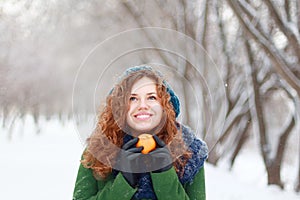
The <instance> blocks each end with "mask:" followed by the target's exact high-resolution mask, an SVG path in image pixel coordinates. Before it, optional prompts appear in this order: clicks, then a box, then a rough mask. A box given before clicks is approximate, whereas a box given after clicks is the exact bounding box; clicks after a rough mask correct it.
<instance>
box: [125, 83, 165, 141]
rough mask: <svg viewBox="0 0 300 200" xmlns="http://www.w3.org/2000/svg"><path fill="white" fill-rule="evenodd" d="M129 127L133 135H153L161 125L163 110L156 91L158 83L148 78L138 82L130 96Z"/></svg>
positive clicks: (127, 116) (127, 120)
mask: <svg viewBox="0 0 300 200" xmlns="http://www.w3.org/2000/svg"><path fill="white" fill-rule="evenodd" d="M128 102H129V110H128V112H127V115H126V122H127V125H128V126H129V127H130V129H131V132H132V134H134V135H139V134H141V133H146V132H147V133H151V132H152V131H154V130H155V129H156V128H157V127H158V126H159V125H160V123H161V121H162V118H163V108H162V106H161V103H160V98H159V97H158V94H157V90H156V83H155V81H153V80H152V79H150V78H148V77H143V78H141V79H139V80H137V81H136V82H135V83H134V84H133V86H132V88H131V92H130V95H129V101H128Z"/></svg>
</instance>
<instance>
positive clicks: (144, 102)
mask: <svg viewBox="0 0 300 200" xmlns="http://www.w3.org/2000/svg"><path fill="white" fill-rule="evenodd" d="M145 108H149V105H148V103H147V100H146V99H143V98H142V99H140V102H139V109H145Z"/></svg>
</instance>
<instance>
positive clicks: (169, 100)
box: [73, 66, 207, 200]
mask: <svg viewBox="0 0 300 200" xmlns="http://www.w3.org/2000/svg"><path fill="white" fill-rule="evenodd" d="M179 112H180V109H179V100H178V97H177V96H176V95H175V94H174V92H173V90H172V89H171V87H170V86H169V85H168V84H167V82H166V81H165V80H164V79H163V77H162V75H161V74H160V73H158V72H156V71H155V70H153V68H151V67H149V66H139V67H133V68H130V69H128V70H127V71H126V72H125V75H124V76H123V77H122V79H121V81H120V82H119V83H118V84H116V85H115V87H114V88H113V89H112V91H111V92H110V94H109V95H108V97H107V99H106V106H105V107H104V109H103V111H102V112H101V114H100V115H99V118H98V123H97V127H96V129H95V131H94V133H93V134H92V135H91V137H90V138H89V139H88V145H87V148H86V150H85V151H84V153H83V155H82V160H81V164H80V167H79V171H78V175H77V179H76V183H75V189H74V194H73V199H74V200H79V199H80V200H102V199H105V200H106V199H107V200H112V199H122V200H126V199H163V200H166V199H172V200H173V199H180V200H183V199H196V200H204V199H205V179H204V167H203V165H204V161H205V160H206V158H207V146H206V144H205V143H204V142H203V141H201V140H200V139H198V138H196V137H195V135H194V133H193V132H192V131H191V130H190V129H189V128H188V127H186V126H184V125H181V124H179V123H178V122H176V117H177V116H178V115H179ZM143 133H148V134H151V135H152V136H153V138H154V140H155V143H156V148H155V149H154V150H152V151H150V152H149V153H148V154H144V153H142V150H143V147H137V146H136V144H137V142H138V140H139V139H138V136H139V135H141V134H143Z"/></svg>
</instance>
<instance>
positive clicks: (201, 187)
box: [73, 165, 205, 200]
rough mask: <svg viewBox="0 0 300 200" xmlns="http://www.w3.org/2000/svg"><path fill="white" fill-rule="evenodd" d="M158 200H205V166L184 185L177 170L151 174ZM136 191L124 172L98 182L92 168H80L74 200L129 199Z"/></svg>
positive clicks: (172, 169)
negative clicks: (123, 174)
mask: <svg viewBox="0 0 300 200" xmlns="http://www.w3.org/2000/svg"><path fill="white" fill-rule="evenodd" d="M150 176H151V179H152V184H153V189H154V192H155V194H156V196H157V199H158V200H168V199H170V200H176V199H178V200H188V199H194V200H205V178H204V167H202V168H201V169H200V171H199V172H198V173H197V174H196V176H195V177H194V179H193V181H192V182H191V183H186V184H184V185H182V184H181V183H180V182H179V179H178V176H177V174H176V172H175V169H174V168H171V169H170V170H168V171H165V172H162V173H150ZM136 191H137V188H132V187H131V186H130V185H129V184H128V183H127V181H126V180H125V178H124V177H123V176H122V174H121V173H118V174H117V176H116V177H113V176H112V175H110V176H108V177H107V178H106V179H105V180H96V179H95V178H94V176H93V172H92V170H91V169H87V168H84V167H83V166H82V165H80V167H79V170H78V175H77V179H76V183H75V189H74V193H73V200H119V199H122V200H130V199H132V198H133V195H134V193H135V192H136Z"/></svg>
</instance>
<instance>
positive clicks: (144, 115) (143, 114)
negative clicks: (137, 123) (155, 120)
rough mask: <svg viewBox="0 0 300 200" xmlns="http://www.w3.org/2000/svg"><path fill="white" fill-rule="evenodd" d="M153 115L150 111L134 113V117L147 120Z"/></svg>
mask: <svg viewBox="0 0 300 200" xmlns="http://www.w3.org/2000/svg"><path fill="white" fill-rule="evenodd" d="M151 116H152V114H150V113H138V114H136V115H134V117H135V118H137V119H139V120H147V119H149V118H150V117H151Z"/></svg>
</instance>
